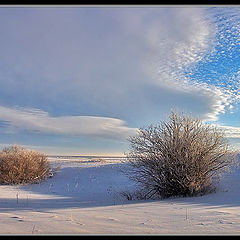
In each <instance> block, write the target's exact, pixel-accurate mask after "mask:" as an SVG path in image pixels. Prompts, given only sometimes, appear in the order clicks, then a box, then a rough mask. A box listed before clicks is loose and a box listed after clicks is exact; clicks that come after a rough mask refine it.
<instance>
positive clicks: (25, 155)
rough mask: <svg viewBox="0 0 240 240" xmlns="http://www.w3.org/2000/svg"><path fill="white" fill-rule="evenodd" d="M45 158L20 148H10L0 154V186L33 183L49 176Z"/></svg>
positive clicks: (42, 155)
mask: <svg viewBox="0 0 240 240" xmlns="http://www.w3.org/2000/svg"><path fill="white" fill-rule="evenodd" d="M49 169H50V168H49V163H48V159H47V156H46V155H44V154H42V153H39V152H37V151H33V150H28V149H25V148H23V147H21V146H17V145H14V146H10V147H6V148H4V149H3V150H2V151H1V152H0V184H22V183H34V182H38V181H40V180H43V179H44V178H46V177H47V176H48V174H49Z"/></svg>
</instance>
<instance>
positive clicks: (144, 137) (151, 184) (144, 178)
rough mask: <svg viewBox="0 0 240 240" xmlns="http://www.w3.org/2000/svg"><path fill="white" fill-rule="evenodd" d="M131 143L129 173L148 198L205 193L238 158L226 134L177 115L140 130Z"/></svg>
mask: <svg viewBox="0 0 240 240" xmlns="http://www.w3.org/2000/svg"><path fill="white" fill-rule="evenodd" d="M129 142H130V152H129V153H128V154H127V160H128V162H129V163H130V166H131V168H130V169H131V170H130V171H129V172H128V173H127V174H128V175H129V177H130V179H132V180H134V181H136V182H137V183H138V184H140V185H141V187H142V193H144V198H150V197H156V196H157V197H161V198H167V197H171V196H193V195H197V194H200V193H201V194H205V193H206V192H207V191H210V190H211V187H212V183H213V179H214V178H215V177H216V176H219V174H220V173H221V172H223V171H224V170H227V169H228V168H229V166H230V164H231V163H233V159H234V158H233V155H231V154H230V151H229V146H228V143H227V141H226V138H225V137H224V133H223V132H221V131H220V130H218V129H217V128H215V127H213V126H211V125H207V124H203V123H202V122H201V121H200V120H199V119H194V118H191V117H188V116H184V115H178V114H176V113H174V112H172V113H171V115H170V118H169V121H168V122H160V123H159V124H157V125H150V126H149V127H146V128H142V129H139V131H138V134H137V135H136V136H133V137H130V138H129Z"/></svg>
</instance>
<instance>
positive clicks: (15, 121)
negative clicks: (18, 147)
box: [0, 106, 136, 140]
mask: <svg viewBox="0 0 240 240" xmlns="http://www.w3.org/2000/svg"><path fill="white" fill-rule="evenodd" d="M0 119H1V120H3V121H6V122H7V123H8V124H9V125H10V128H11V130H14V131H22V130H27V131H37V132H41V133H53V134H63V135H70V136H95V137H103V138H112V139H120V140H124V139H125V138H127V137H128V136H130V135H133V134H135V131H136V129H134V128H130V127H127V126H126V124H125V122H124V121H123V120H120V119H116V118H107V117H94V116H61V117H51V116H49V115H48V113H47V112H44V111H41V110H39V109H33V108H7V107H3V106H0Z"/></svg>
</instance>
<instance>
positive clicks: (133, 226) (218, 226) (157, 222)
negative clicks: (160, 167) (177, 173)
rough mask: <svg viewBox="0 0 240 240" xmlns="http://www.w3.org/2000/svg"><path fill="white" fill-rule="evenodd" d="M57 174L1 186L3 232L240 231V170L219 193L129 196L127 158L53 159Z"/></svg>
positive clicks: (225, 180) (0, 229)
mask: <svg viewBox="0 0 240 240" xmlns="http://www.w3.org/2000/svg"><path fill="white" fill-rule="evenodd" d="M49 160H50V162H51V165H52V167H58V168H59V169H58V171H57V173H56V174H55V175H54V176H53V177H52V178H49V179H47V180H46V181H43V182H41V183H39V184H32V185H18V186H6V185H1V186H0V234H18V235H19V234H27V235H28V234H47V235H49V234H61V235H62V234H78V235H80V234H111V235H113V234H118V235H119V234H141V235H142V234H171V235H172V234H184V235H187V234H191V235H192V234H201V235H204V234H207V235H209V234H214V235H216V234H220V235H222V234H233V235H236V234H240V193H239V184H238V183H239V182H240V170H239V169H235V170H234V171H233V172H232V173H228V174H225V176H224V178H223V179H222V180H221V182H220V184H219V186H218V188H217V191H216V193H211V194H208V195H205V196H201V197H191V198H190V197H189V198H171V199H165V200H144V201H143V200H139V201H128V200H126V199H125V198H123V197H122V195H121V194H120V193H121V191H132V190H134V189H135V185H134V183H132V182H131V181H130V180H129V179H128V178H127V177H126V176H125V175H124V174H123V173H122V172H121V169H122V167H123V166H124V164H123V163H121V162H120V161H117V160H111V159H107V160H106V161H105V162H97V161H95V160H94V159H88V158H81V159H80V158H78V159H77V158H76V159H58V158H49Z"/></svg>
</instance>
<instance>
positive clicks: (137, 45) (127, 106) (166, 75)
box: [0, 7, 231, 134]
mask: <svg viewBox="0 0 240 240" xmlns="http://www.w3.org/2000/svg"><path fill="white" fill-rule="evenodd" d="M17 11H20V10H17ZM17 11H16V12H15V14H14V12H13V13H12V15H11V18H9V19H8V20H7V19H6V18H4V17H5V15H1V16H0V17H1V19H0V20H2V21H1V22H2V23H4V26H5V25H6V26H7V27H5V28H6V29H10V30H8V31H5V32H4V29H5V28H3V32H2V38H3V40H2V41H3V43H4V44H2V46H0V51H1V52H2V55H3V56H5V58H2V59H0V63H1V61H2V62H3V64H1V66H4V67H3V68H2V69H1V76H0V82H1V86H2V87H1V89H3V90H4V94H6V95H7V96H10V97H12V98H11V99H16V100H15V101H16V102H15V103H10V104H9V105H14V104H19V105H22V106H25V105H26V101H23V103H22V102H20V103H19V101H22V99H24V96H22V95H23V94H22V92H24V93H25V94H26V96H27V98H28V99H34V101H35V102H34V104H35V106H43V105H44V104H45V106H47V105H51V106H52V109H54V108H56V106H57V107H58V106H60V105H62V106H64V107H65V109H64V110H65V112H67V111H66V109H67V108H74V109H78V113H79V112H82V111H84V114H83V115H95V114H96V115H101V114H102V112H104V115H107V116H116V115H117V116H118V118H117V120H116V121H112V120H113V119H114V118H111V119H112V120H111V124H113V125H114V127H116V126H118V127H119V126H125V125H124V122H121V120H119V119H126V120H127V121H128V122H129V120H131V124H134V121H138V123H137V124H136V125H137V126H139V125H142V124H144V121H145V120H148V118H149V119H150V120H154V121H155V120H158V119H159V118H160V116H164V115H166V113H168V111H169V109H170V108H171V107H178V108H181V109H183V110H187V111H189V112H191V113H193V114H195V115H198V116H200V117H201V118H202V119H204V120H211V121H215V120H217V118H218V116H219V114H221V113H223V112H224V111H225V110H226V107H227V106H228V105H229V104H230V101H231V96H230V94H229V93H228V92H226V91H224V89H222V88H220V87H213V86H210V85H209V84H207V83H205V84H204V83H201V82H193V81H192V80H191V76H189V77H188V76H185V74H184V70H185V68H186V67H189V66H191V65H194V64H196V63H197V62H198V61H200V60H202V58H203V56H204V55H205V54H206V53H207V52H209V51H212V50H213V49H214V44H215V32H216V29H215V28H214V27H215V26H214V25H212V22H213V21H212V22H210V23H211V24H209V21H208V19H207V18H205V14H206V12H205V10H204V8H189V7H186V8H185V7H180V8H178V7H176V8H175V7H166V8H165V7H163V8H161V7H154V8H148V7H147V8H106V9H105V8H97V9H94V8H92V9H88V8H84V9H81V8H79V9H72V8H69V9H67V10H66V9H64V8H63V9H51V10H50V9H45V10H44V9H37V8H36V9H34V10H33V11H30V10H27V9H23V10H21V11H25V12H24V14H22V15H21V17H19V16H18V15H17ZM26 12H27V13H26ZM30 20H31V21H30ZM1 22H0V27H1ZM23 33H24V34H23ZM19 42H21V43H22V44H21V47H19V46H20V45H19ZM3 59H4V60H3ZM9 66H11V68H10V69H9V68H8V67H9ZM3 90H2V91H3ZM0 91H1V90H0ZM153 92H154V93H153ZM0 94H1V92H0ZM1 95H3V94H1ZM12 101H13V100H12ZM5 102H6V101H5ZM43 102H44V103H43ZM36 103H37V104H36ZM44 109H45V108H44ZM86 109H87V110H86ZM18 110H19V109H18ZM71 110H72V109H71ZM34 111H35V110H34ZM23 112H24V113H25V112H26V109H25V110H24V111H23ZM72 112H73V111H72ZM89 112H90V113H89ZM39 114H40V112H38V114H33V116H32V117H30V115H31V114H27V116H28V117H27V118H28V119H29V118H31V119H32V118H33V117H34V116H35V115H37V116H38V118H39V119H41V121H40V122H39V123H34V124H33V120H32V121H31V123H30V126H32V128H33V129H35V128H36V129H38V130H39V129H41V128H42V130H41V131H43V129H44V131H47V128H48V126H47V124H46V122H45V120H44V119H48V121H49V122H48V124H50V125H49V126H50V129H55V130H54V131H55V132H61V131H62V130H61V127H59V128H58V124H59V121H61V124H64V126H65V125H67V124H66V122H68V121H71V122H74V124H76V123H75V121H77V122H82V123H83V122H84V121H85V119H84V117H81V116H76V117H74V119H72V118H73V117H71V116H68V117H61V118H54V117H50V116H48V114H47V113H45V112H42V113H41V114H42V115H43V116H42V117H40V115H39ZM20 115H21V114H20ZM59 115H60V114H59ZM21 116H22V115H21ZM153 118H155V119H153ZM23 119H24V121H25V122H26V121H27V120H26V119H25V118H24V117H23ZM89 119H91V120H89ZM88 120H89V122H91V123H92V124H93V125H94V121H98V123H99V124H100V120H101V119H96V118H93V117H88ZM105 120H106V119H104V123H106V121H105ZM159 120H160V119H159ZM21 121H22V120H21ZM140 121H142V122H141V123H139V122H140ZM113 122H114V123H113ZM102 124H103V122H101V124H100V125H101V126H102ZM22 125H23V124H22ZM22 125H21V126H22ZM42 125H43V127H42ZM16 126H17V123H16V122H15V127H16ZM65 127H66V126H65ZM67 128H70V126H69V127H67ZM64 129H66V128H64ZM92 129H94V127H93V128H92ZM108 129H110V127H108ZM49 131H50V130H49ZM74 131H75V130H71V129H68V131H67V132H71V134H72V132H74ZM96 131H97V132H101V131H100V129H97V130H96ZM109 131H110V130H109ZM121 131H124V130H123V128H121ZM88 132H90V130H89V129H88ZM88 134H89V133H88ZM109 134H110V133H109Z"/></svg>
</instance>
